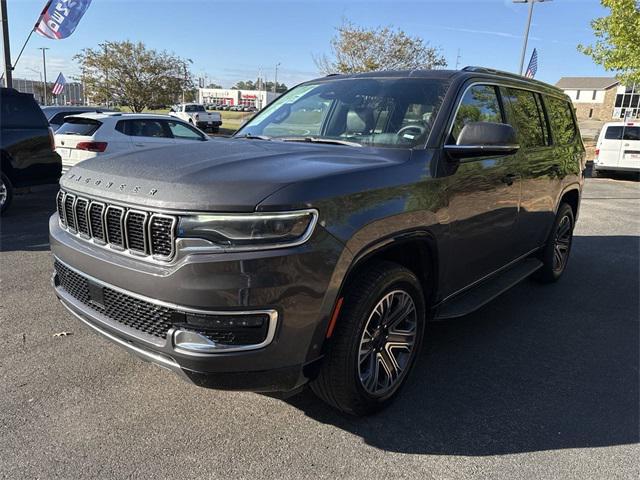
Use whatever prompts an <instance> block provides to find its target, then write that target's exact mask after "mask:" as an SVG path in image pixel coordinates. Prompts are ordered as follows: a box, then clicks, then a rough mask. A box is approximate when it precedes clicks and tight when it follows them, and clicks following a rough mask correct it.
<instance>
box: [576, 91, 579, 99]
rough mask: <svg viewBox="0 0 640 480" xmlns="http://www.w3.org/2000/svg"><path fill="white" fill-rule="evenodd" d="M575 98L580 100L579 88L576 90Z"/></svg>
mask: <svg viewBox="0 0 640 480" xmlns="http://www.w3.org/2000/svg"><path fill="white" fill-rule="evenodd" d="M576 100H580V90H576Z"/></svg>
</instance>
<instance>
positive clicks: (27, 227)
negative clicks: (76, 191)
mask: <svg viewBox="0 0 640 480" xmlns="http://www.w3.org/2000/svg"><path fill="white" fill-rule="evenodd" d="M57 191H58V189H57V186H54V185H47V186H43V187H38V189H37V190H36V191H34V192H30V193H22V194H19V195H14V197H13V202H12V204H11V206H10V207H9V210H7V213H6V214H5V216H3V217H2V219H1V220H0V252H11V251H43V250H49V217H50V216H51V215H52V214H53V212H54V211H55V208H56V199H55V197H56V193H57Z"/></svg>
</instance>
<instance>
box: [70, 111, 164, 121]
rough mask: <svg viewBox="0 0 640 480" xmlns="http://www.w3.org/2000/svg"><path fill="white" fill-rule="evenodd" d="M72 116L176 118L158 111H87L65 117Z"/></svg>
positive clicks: (99, 118) (93, 117)
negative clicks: (157, 112)
mask: <svg viewBox="0 0 640 480" xmlns="http://www.w3.org/2000/svg"><path fill="white" fill-rule="evenodd" d="M70 117H75V118H90V119H93V120H104V119H107V118H113V117H117V118H119V119H120V118H127V119H145V118H146V119H152V118H158V119H165V120H176V117H172V116H170V115H160V114H156V113H120V112H101V113H97V112H86V113H77V114H75V115H69V116H68V117H65V118H70Z"/></svg>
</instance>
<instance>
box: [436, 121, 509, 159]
mask: <svg viewBox="0 0 640 480" xmlns="http://www.w3.org/2000/svg"><path fill="white" fill-rule="evenodd" d="M444 149H445V151H446V152H447V153H448V154H449V156H450V157H451V158H453V159H455V160H460V161H465V159H468V160H466V161H472V159H474V158H477V157H488V156H503V155H512V154H514V153H516V152H517V151H518V150H519V149H520V145H518V142H517V139H516V132H515V130H514V129H513V127H512V126H511V125H507V124H506V123H493V122H469V123H467V124H466V125H465V126H464V127H463V128H462V131H461V132H460V135H458V141H457V142H456V144H455V145H445V146H444Z"/></svg>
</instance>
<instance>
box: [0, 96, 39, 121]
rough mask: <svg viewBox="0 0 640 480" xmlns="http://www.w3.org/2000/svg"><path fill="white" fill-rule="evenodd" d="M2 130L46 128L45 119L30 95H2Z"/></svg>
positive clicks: (0, 111)
mask: <svg viewBox="0 0 640 480" xmlns="http://www.w3.org/2000/svg"><path fill="white" fill-rule="evenodd" d="M0 124H1V125H2V128H46V127H48V126H49V124H48V122H47V118H46V117H45V116H44V113H43V111H42V110H41V109H40V107H39V106H38V104H37V103H36V101H35V100H34V99H33V97H32V96H31V95H24V94H23V95H2V98H1V101H0Z"/></svg>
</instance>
